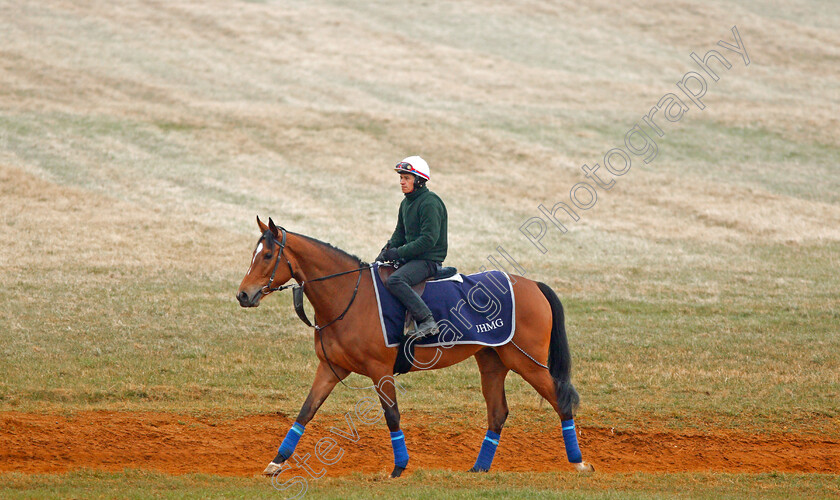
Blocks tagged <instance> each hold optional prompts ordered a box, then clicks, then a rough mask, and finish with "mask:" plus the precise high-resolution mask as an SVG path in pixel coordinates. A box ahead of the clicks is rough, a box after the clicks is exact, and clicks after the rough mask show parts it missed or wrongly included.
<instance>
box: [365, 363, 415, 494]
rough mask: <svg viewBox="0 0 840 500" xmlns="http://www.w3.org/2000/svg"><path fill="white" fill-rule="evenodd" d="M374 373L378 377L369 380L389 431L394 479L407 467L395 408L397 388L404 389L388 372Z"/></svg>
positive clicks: (403, 438) (396, 408)
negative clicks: (372, 384)
mask: <svg viewBox="0 0 840 500" xmlns="http://www.w3.org/2000/svg"><path fill="white" fill-rule="evenodd" d="M374 373H377V374H378V376H377V375H374V376H371V380H372V381H373V383H374V387H375V389H376V394H377V395H378V396H379V402H380V403H381V404H382V409H383V410H384V412H385V423H386V424H388V430H389V431H391V447H392V448H393V450H394V470H393V471H392V472H391V476H390V477H392V478H396V477H400V474H402V473H403V471H404V470H405V468H406V467H408V448H407V447H406V445H405V435H404V434H403V431H402V429H400V409H399V407H398V406H397V388H398V387H399V388H400V390H403V391H404V390H405V389H403V388H402V387H401V386H399V382H397V380H396V379H395V378H394V376H393V375H391V374H390V373H388V371H386V370H381V371H380V370H377V371H375V372H374Z"/></svg>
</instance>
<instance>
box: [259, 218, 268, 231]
mask: <svg viewBox="0 0 840 500" xmlns="http://www.w3.org/2000/svg"><path fill="white" fill-rule="evenodd" d="M257 225H258V226H260V232H261V233H264V232H266V231H268V226H266V225H265V224H264V223H263V221H261V220H260V216H259V215H258V216H257Z"/></svg>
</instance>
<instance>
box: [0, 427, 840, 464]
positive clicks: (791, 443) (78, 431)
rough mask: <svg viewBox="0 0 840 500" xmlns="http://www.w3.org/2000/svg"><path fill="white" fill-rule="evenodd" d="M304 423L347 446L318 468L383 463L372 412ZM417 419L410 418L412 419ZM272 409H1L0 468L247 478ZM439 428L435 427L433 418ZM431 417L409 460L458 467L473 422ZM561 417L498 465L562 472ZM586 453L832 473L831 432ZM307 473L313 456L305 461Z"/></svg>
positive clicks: (837, 446) (411, 440)
mask: <svg viewBox="0 0 840 500" xmlns="http://www.w3.org/2000/svg"><path fill="white" fill-rule="evenodd" d="M324 417H325V418H323V419H322V420H321V422H319V423H317V424H316V423H314V422H313V423H312V424H311V425H310V426H309V428H308V429H307V433H306V435H305V436H304V438H303V439H302V440H301V442H300V444H299V446H298V450H297V451H298V453H300V454H305V453H313V448H314V446H315V442H316V441H317V440H318V439H320V438H322V437H324V436H331V437H334V438H336V441H337V442H338V443H339V445H340V446H341V447H342V449H344V450H345V454H344V456H343V457H342V458H341V460H339V461H338V462H337V463H335V464H334V465H329V466H325V467H323V468H324V469H326V474H327V475H330V476H339V475H343V474H347V473H350V472H353V471H358V472H364V473H371V472H378V471H382V472H385V471H386V470H388V469H389V468H390V466H391V462H392V454H391V449H390V443H389V442H388V439H387V434H386V433H385V428H384V425H383V424H382V423H381V422H380V423H378V424H374V425H372V426H368V425H365V424H361V423H357V424H356V429H357V431H358V433H359V439H358V442H356V443H351V442H350V441H348V440H346V439H344V438H342V437H339V436H337V435H335V434H331V433H330V432H329V429H330V426H331V425H335V426H336V427H338V428H340V429H342V430H348V429H349V427H348V425H347V424H346V422H344V421H343V419H341V418H340V417H338V418H336V417H331V416H324ZM413 420H417V419H413ZM289 423H290V422H289V421H288V419H285V418H282V417H279V416H276V415H259V416H250V417H243V418H237V419H228V420H224V419H212V418H195V417H190V416H185V415H175V414H169V413H119V412H82V413H78V414H75V415H73V416H72V417H69V418H68V417H65V416H60V415H41V414H30V413H14V412H9V413H0V471H19V472H25V473H46V472H52V473H56V472H65V471H69V470H73V469H77V468H89V469H98V470H110V471H115V470H122V469H123V468H140V469H151V470H156V471H161V472H165V473H170V474H183V473H191V472H201V473H208V474H219V475H226V476H252V475H254V474H257V473H259V472H261V471H262V469H263V467H264V466H265V464H266V463H267V461H268V460H269V459H271V458H272V456H273V454H274V450H275V449H276V447H277V446H278V444H279V442H280V440H281V439H282V437H283V435H285V432H286V429H287V428H288V425H289ZM431 427H433V428H434V429H437V428H438V427H439V425H432V426H431ZM431 427H430V426H429V423H428V422H422V421H420V422H417V421H412V422H411V423H407V425H406V426H405V430H406V439H407V442H408V449H409V453H410V454H411V466H410V469H411V468H414V469H419V468H430V469H452V470H466V469H467V468H469V467H470V466H471V465H472V464H473V462H474V460H475V456H476V454H477V452H478V446H479V444H480V442H481V437H482V432H483V431H482V430H480V429H476V430H474V431H470V432H462V433H456V432H451V433H447V432H439V431H436V430H434V429H432V428H431ZM562 442H563V440H562V435H561V432H560V428H559V426H557V427H555V428H552V429H550V430H547V431H545V432H533V431H531V432H525V431H523V430H519V429H507V430H505V432H504V434H503V436H502V444H501V446H500V447H499V451H498V454H497V456H496V460H495V462H494V464H493V468H494V470H497V471H564V470H571V468H570V466H569V465H568V463H567V462H566V460H565V455H564V451H563V446H562ZM581 447H582V449H583V451H584V457H585V458H586V459H587V460H588V461H591V462H593V463H594V464H595V466H596V467H597V469H598V470H599V471H603V472H632V471H643V472H680V471H686V472H690V471H718V472H766V471H784V472H806V473H815V472H821V473H835V474H836V473H837V472H838V471H840V442H838V441H836V440H821V439H819V438H815V437H805V436H797V435H792V434H779V435H756V434H749V433H737V432H732V431H728V432H717V433H714V434H704V435H701V434H696V433H678V432H665V431H662V432H653V433H644V432H613V431H611V430H609V429H600V428H588V427H584V428H582V429H581ZM310 464H311V465H313V467H314V468H315V470H316V471H319V470H320V468H321V464H319V463H318V462H317V460H316V459H315V458H314V455H313V457H312V458H311V460H310Z"/></svg>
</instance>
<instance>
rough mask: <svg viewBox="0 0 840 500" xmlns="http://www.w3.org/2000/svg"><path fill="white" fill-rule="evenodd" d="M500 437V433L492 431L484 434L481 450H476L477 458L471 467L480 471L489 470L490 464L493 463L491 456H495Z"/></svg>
mask: <svg viewBox="0 0 840 500" xmlns="http://www.w3.org/2000/svg"><path fill="white" fill-rule="evenodd" d="M500 437H501V436H500V435H498V434H496V433H495V432H493V431H489V430H488V431H487V434H486V435H485V436H484V441H482V442H481V450H479V452H478V459H476V461H475V465H473V469H475V470H476V471H481V472H485V471H488V470H490V466H491V465H492V464H493V457H495V456H496V447H497V446H499V438H500Z"/></svg>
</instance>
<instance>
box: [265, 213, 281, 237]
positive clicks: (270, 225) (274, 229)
mask: <svg viewBox="0 0 840 500" xmlns="http://www.w3.org/2000/svg"><path fill="white" fill-rule="evenodd" d="M268 229H270V230H271V234H273V235H274V237H275V238H276V237H277V235H278V234H280V231H278V230H277V226H275V225H274V221H273V220H271V217H269V218H268Z"/></svg>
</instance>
